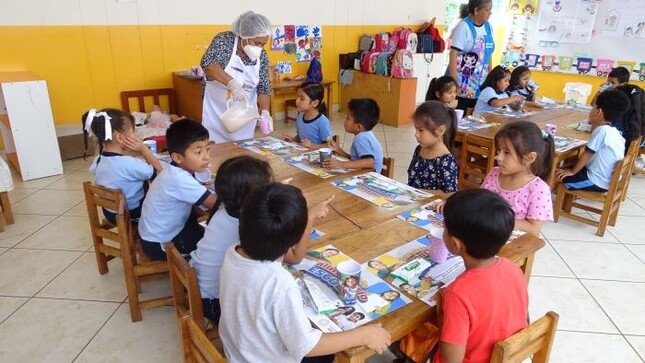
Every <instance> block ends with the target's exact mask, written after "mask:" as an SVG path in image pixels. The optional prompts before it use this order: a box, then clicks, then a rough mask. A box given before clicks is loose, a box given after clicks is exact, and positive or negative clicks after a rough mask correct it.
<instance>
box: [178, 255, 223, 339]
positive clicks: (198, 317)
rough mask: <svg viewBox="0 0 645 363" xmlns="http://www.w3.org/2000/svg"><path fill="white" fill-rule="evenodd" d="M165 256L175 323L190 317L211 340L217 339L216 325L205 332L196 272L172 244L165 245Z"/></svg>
mask: <svg viewBox="0 0 645 363" xmlns="http://www.w3.org/2000/svg"><path fill="white" fill-rule="evenodd" d="M166 256H167V257H168V270H169V272H170V285H171V287H172V296H173V300H174V301H175V311H176V312H177V321H178V322H179V323H180V324H181V319H182V318H183V317H184V316H186V315H189V316H192V317H193V319H194V321H195V323H197V325H198V326H199V328H200V329H201V330H202V331H203V332H205V333H207V334H208V336H209V338H210V339H211V340H214V339H217V338H218V337H219V335H218V332H217V326H216V325H214V324H213V326H214V329H209V330H206V324H205V321H204V307H203V306H202V297H201V294H200V292H199V284H198V283H197V272H196V271H195V269H194V268H192V267H190V265H188V262H186V259H185V258H184V256H182V255H181V254H180V253H179V251H177V248H175V246H174V245H173V244H172V243H168V244H167V245H166ZM211 324H212V323H211Z"/></svg>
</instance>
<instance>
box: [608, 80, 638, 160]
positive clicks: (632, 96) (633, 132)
mask: <svg viewBox="0 0 645 363" xmlns="http://www.w3.org/2000/svg"><path fill="white" fill-rule="evenodd" d="M615 90H616V91H620V92H622V93H624V94H625V95H626V96H627V98H628V99H629V106H628V107H627V109H626V110H625V113H624V114H623V115H622V116H621V117H618V118H616V120H614V121H612V122H611V124H612V125H614V126H615V127H616V129H618V131H620V133H621V134H622V136H623V137H624V138H625V152H627V149H629V144H630V143H631V142H632V140H634V139H637V138H638V137H639V136H641V135H645V130H644V129H643V128H644V127H645V124H644V122H645V108H644V107H645V94H644V93H643V89H642V88H640V87H638V86H637V85H635V84H629V83H627V84H621V85H620V86H618V87H616V88H615Z"/></svg>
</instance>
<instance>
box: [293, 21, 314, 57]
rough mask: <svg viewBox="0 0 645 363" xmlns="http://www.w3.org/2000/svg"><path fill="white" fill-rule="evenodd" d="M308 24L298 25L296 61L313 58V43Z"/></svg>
mask: <svg viewBox="0 0 645 363" xmlns="http://www.w3.org/2000/svg"><path fill="white" fill-rule="evenodd" d="M309 34H310V33H309V26H308V25H297V26H296V62H308V61H310V60H311V52H310V51H311V44H310V36H309Z"/></svg>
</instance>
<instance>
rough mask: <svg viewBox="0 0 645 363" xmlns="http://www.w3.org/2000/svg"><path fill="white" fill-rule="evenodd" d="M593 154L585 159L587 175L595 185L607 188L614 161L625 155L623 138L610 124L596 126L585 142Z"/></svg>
mask: <svg viewBox="0 0 645 363" xmlns="http://www.w3.org/2000/svg"><path fill="white" fill-rule="evenodd" d="M586 149H587V150H588V151H590V152H592V153H593V155H592V156H591V158H589V160H587V164H586V165H585V166H586V167H587V176H588V177H589V180H591V182H592V183H594V184H595V185H597V186H599V187H601V188H603V189H608V188H609V183H610V182H611V176H612V173H613V171H614V167H615V166H616V162H618V161H619V160H622V159H623V158H624V157H625V139H624V138H623V137H622V135H621V134H620V131H618V129H616V128H615V127H613V126H611V125H602V126H598V127H596V129H594V130H593V132H592V133H591V137H590V138H589V142H588V143H587V148H586Z"/></svg>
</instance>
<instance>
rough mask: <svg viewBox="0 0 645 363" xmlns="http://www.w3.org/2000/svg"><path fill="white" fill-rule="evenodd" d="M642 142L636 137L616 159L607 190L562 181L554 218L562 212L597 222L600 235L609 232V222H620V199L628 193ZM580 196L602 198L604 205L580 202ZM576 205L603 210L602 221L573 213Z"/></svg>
mask: <svg viewBox="0 0 645 363" xmlns="http://www.w3.org/2000/svg"><path fill="white" fill-rule="evenodd" d="M639 142H640V139H637V140H634V141H632V142H631V143H630V145H629V149H628V151H627V155H625V158H624V159H623V160H620V161H618V162H617V163H616V166H615V167H614V172H613V175H612V177H611V182H610V183H609V189H608V190H607V192H605V193H601V192H590V191H585V190H569V189H567V187H565V186H564V184H563V183H560V184H559V185H558V194H557V196H556V198H555V205H554V208H553V217H554V220H555V221H556V222H557V221H558V219H559V218H560V216H561V215H562V216H564V217H567V218H570V219H573V220H575V221H578V222H581V223H584V224H588V225H591V226H597V227H598V229H597V230H596V235H598V236H601V237H602V236H604V235H605V229H606V228H607V223H609V225H610V226H614V225H616V219H618V210H619V209H620V202H621V201H622V199H623V195H624V194H625V193H626V189H627V184H628V182H629V178H630V177H631V170H632V164H633V163H634V158H635V157H636V152H637V151H638V146H639V144H638V143H639ZM577 199H587V200H590V201H593V202H599V203H601V204H602V208H596V207H592V206H590V205H587V204H582V203H578V202H576V200H577ZM573 207H575V208H579V209H583V210H586V211H588V212H593V213H596V214H599V215H600V221H596V220H595V219H592V218H585V217H583V216H581V215H577V214H573V213H572V212H571V209H572V208H573Z"/></svg>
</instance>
